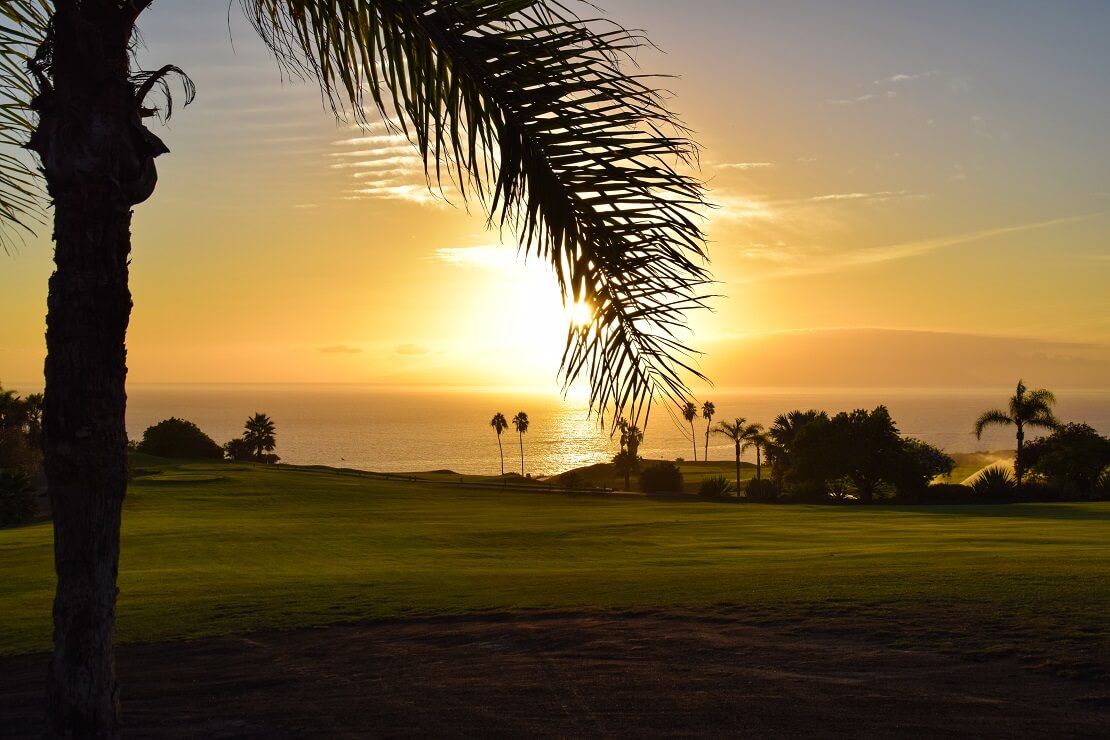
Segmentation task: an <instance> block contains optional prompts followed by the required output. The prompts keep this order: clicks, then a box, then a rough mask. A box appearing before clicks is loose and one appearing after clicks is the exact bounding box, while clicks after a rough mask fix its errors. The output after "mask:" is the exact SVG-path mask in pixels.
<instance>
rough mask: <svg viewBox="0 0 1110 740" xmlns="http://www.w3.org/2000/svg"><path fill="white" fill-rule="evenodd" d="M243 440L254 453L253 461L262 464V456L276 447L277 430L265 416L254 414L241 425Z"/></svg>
mask: <svg viewBox="0 0 1110 740" xmlns="http://www.w3.org/2000/svg"><path fill="white" fill-rule="evenodd" d="M243 429H244V432H243V439H244V440H245V441H246V443H247V444H248V445H250V448H251V449H252V450H253V451H254V456H255V459H256V460H258V462H263V460H264V458H263V455H265V453H267V452H273V450H274V448H275V447H277V437H276V434H275V433H276V432H277V429H276V428H275V427H274V422H273V421H272V420H271V419H270V417H268V416H266V414H260V413H256V414H255V415H254V416H252V417H250V418H249V419H247V421H246V423H245V424H244V425H243Z"/></svg>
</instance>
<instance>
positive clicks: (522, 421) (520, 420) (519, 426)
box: [513, 411, 528, 475]
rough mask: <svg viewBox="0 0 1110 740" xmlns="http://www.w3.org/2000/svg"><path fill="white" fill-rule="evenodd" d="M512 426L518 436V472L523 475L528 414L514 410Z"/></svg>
mask: <svg viewBox="0 0 1110 740" xmlns="http://www.w3.org/2000/svg"><path fill="white" fill-rule="evenodd" d="M513 428H514V429H516V433H517V435H518V436H519V437H520V474H521V475H524V433H525V432H527V431H528V414H526V413H524V412H523V411H518V412H516V416H514V417H513Z"/></svg>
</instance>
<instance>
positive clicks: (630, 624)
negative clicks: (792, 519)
mask: <svg viewBox="0 0 1110 740" xmlns="http://www.w3.org/2000/svg"><path fill="white" fill-rule="evenodd" d="M45 665H46V658H45V656H42V655H39V656H21V657H16V658H2V659H0V736H3V737H14V738H19V737H36V736H38V733H39V728H40V721H39V718H40V716H41V712H42V707H41V699H40V693H41V685H42V676H43V673H44V669H45ZM119 671H120V676H121V681H122V695H123V697H124V700H123V701H124V704H123V709H124V715H125V716H124V719H125V723H126V726H127V730H128V731H127V737H129V738H147V737H150V738H268V739H273V740H279V739H281V738H362V737H405V738H428V737H481V738H524V737H552V738H555V737H565V738H585V737H589V738H632V737H645V736H651V737H753V738H768V737H790V738H794V737H834V738H835V737H842V738H893V737H905V738H909V737H913V738H921V737H942V736H943V737H968V738H971V737H985V738H1021V737H1036V738H1047V737H1060V738H1084V737H1089V738H1096V737H1098V738H1104V737H1107V736H1110V684H1107V683H1102V682H1079V681H1069V680H1065V679H1061V678H1054V677H1050V676H1045V675H1039V674H1035V673H1032V672H1030V671H1028V670H1026V669H1024V668H1022V667H1021V665H1020V664H1018V663H1017V662H1015V661H1012V660H1008V659H1006V660H997V661H989V662H965V661H961V660H959V659H957V658H953V657H949V656H943V655H936V654H931V653H927V652H905V651H900V650H894V649H891V648H886V647H881V646H877V645H874V644H868V643H867V642H866V641H864V640H857V639H852V638H849V637H836V636H808V635H807V636H799V635H798V634H794V633H790V632H788V631H784V630H776V629H767V628H760V627H752V626H745V625H742V624H737V623H734V622H727V621H723V620H708V619H706V620H702V619H690V618H672V617H657V616H616V617H614V616H591V615H529V616H521V617H487V618H478V617H476V618H467V619H445V620H415V621H406V622H394V623H383V624H373V625H365V626H342V627H333V628H328V629H317V630H302V631H297V632H289V633H266V634H258V635H252V636H249V637H239V638H218V639H208V640H198V641H194V642H187V643H162V644H153V645H136V646H129V647H125V648H123V649H121V650H120V653H119Z"/></svg>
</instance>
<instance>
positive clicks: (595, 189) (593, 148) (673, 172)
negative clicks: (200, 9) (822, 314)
mask: <svg viewBox="0 0 1110 740" xmlns="http://www.w3.org/2000/svg"><path fill="white" fill-rule="evenodd" d="M241 2H242V5H243V7H244V10H245V12H246V13H247V16H248V18H249V19H250V20H251V22H252V23H253V25H254V26H255V28H256V29H257V30H258V31H259V33H260V34H261V36H262V38H263V39H264V40H265V42H266V43H267V44H268V45H269V46H270V48H271V49H272V50H273V51H274V52H275V54H276V56H277V58H278V59H279V60H280V62H282V63H283V64H284V65H286V67H287V68H288V69H290V70H292V71H293V72H295V73H298V74H301V75H304V76H310V77H314V78H315V79H316V80H318V81H319V82H320V84H321V87H322V90H323V92H324V94H325V96H326V97H327V99H328V100H330V101H331V104H332V107H333V109H334V110H335V111H336V113H337V114H339V115H343V114H345V113H347V112H349V113H351V114H353V115H354V116H355V117H356V118H360V117H362V116H364V115H365V108H364V106H365V105H371V106H372V107H374V108H377V109H378V111H379V112H380V113H382V114H383V115H384V116H386V117H387V118H388V117H393V118H395V119H396V120H397V121H398V122H399V123H398V125H399V126H400V128H401V129H402V130H403V132H404V133H405V134H406V135H407V136H408V137H409V139H410V140H411V141H412V142H413V143H414V144H415V146H416V147H417V149H418V150H419V152H420V155H421V157H422V158H423V161H424V167H425V173H426V175H427V176H428V178H429V180H430V181H432V180H434V181H439V182H442V181H444V180H445V179H449V180H452V181H454V182H455V184H456V185H457V186H458V188H459V190H460V191H461V192H462V193H463V196H464V197H467V198H470V197H476V198H477V199H479V200H480V201H481V202H482V203H483V204H484V205H485V206H486V207H487V209H488V212H489V217H490V221H491V224H496V225H498V226H500V227H502V228H511V229H512V230H513V231H515V232H516V234H517V235H518V237H519V239H520V243H521V245H522V248H523V250H524V251H525V253H526V254H534V255H537V256H539V257H540V258H542V259H544V260H546V261H547V262H549V263H550V264H551V265H552V267H553V268H554V271H555V274H556V277H557V279H558V281H559V286H560V288H561V289H562V292H563V296H564V301H572V300H583V299H585V300H586V301H588V302H589V303H590V305H592V306H593V308H594V321H593V323H592V325H590V326H588V327H586V328H572V329H571V330H570V331H569V332H568V334H567V344H566V349H565V351H564V353H563V358H562V364H561V370H562V377H563V380H564V382H565V383H566V385H568V386H569V385H570V384H571V383H572V382H573V381H574V380H575V379H577V378H580V377H586V378H588V380H589V382H590V388H591V395H590V401H591V406H592V407H593V408H595V409H597V410H598V411H602V410H604V409H606V408H608V407H610V406H612V407H614V409H615V411H616V413H617V414H620V413H625V414H626V415H628V416H630V417H631V418H632V419H633V421H636V420H638V419H641V418H643V419H646V416H647V410H648V408H649V407H650V403H651V400H652V399H653V398H654V397H656V396H665V397H668V398H670V399H672V400H674V401H675V402H676V403H677V404H678V405H679V406H681V404H682V402H684V401H685V400H686V397H687V395H688V391H687V387H686V383H685V380H684V376H685V374H686V373H690V374H692V375H693V376H696V377H701V374H700V372H698V370H697V369H696V368H694V367H693V359H692V358H693V357H694V356H695V353H694V352H693V350H691V349H690V348H689V347H688V346H686V344H685V343H684V341H683V339H682V338H681V336H682V333H683V331H684V327H685V315H686V313H687V312H688V311H689V310H690V309H694V308H700V307H704V306H705V301H706V299H707V298H708V296H706V295H703V294H702V293H703V291H704V290H705V286H706V285H707V284H708V283H709V282H710V280H709V275H708V272H707V271H706V269H705V267H704V259H705V255H704V243H705V238H704V234H703V233H702V230H701V228H700V226H699V225H698V223H699V214H700V212H701V210H702V209H703V207H704V206H705V202H704V188H703V185H702V183H701V182H700V181H699V180H697V179H695V178H693V177H691V176H689V175H686V174H682V173H680V172H679V171H678V169H676V168H677V167H678V166H680V165H681V164H683V163H685V164H693V163H694V162H695V161H696V158H697V148H696V145H695V144H693V143H692V142H691V141H690V140H689V138H688V131H687V130H686V129H685V128H684V127H683V126H682V124H681V123H680V122H679V121H678V120H677V119H676V118H675V116H674V115H673V114H672V113H671V112H670V111H669V110H668V109H667V107H666V105H665V103H664V101H663V96H662V94H661V93H660V92H659V91H658V90H656V89H655V88H653V87H652V86H651V85H650V84H649V82H650V80H649V79H648V78H645V77H642V76H639V75H634V74H629V73H628V72H627V71H626V69H625V65H626V64H627V63H628V62H629V61H630V55H631V54H632V52H633V51H634V50H635V49H637V48H638V47H640V46H642V45H643V44H644V43H646V42H645V40H644V39H643V38H642V37H641V36H639V35H637V34H636V33H633V32H630V31H627V30H625V29H624V28H622V27H620V26H617V25H615V24H613V23H611V22H608V21H604V20H598V19H591V20H583V19H582V18H580V17H579V16H578V15H576V14H575V13H574V12H572V11H571V10H570V8H569V7H568V5H567V4H566V3H564V2H561V1H560V0H326V1H322V0H315V1H310V0H241ZM575 2H576V7H582V8H592V6H590V5H589V4H587V3H579V2H577V0H575ZM348 107H349V111H348Z"/></svg>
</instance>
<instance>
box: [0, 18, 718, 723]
mask: <svg viewBox="0 0 1110 740" xmlns="http://www.w3.org/2000/svg"><path fill="white" fill-rule="evenodd" d="M152 3H153V0H54V2H52V3H47V2H40V1H39V0H6V2H5V3H4V4H3V5H2V6H0V11H2V12H3V14H4V16H5V18H6V21H5V23H4V24H2V25H0V77H2V78H3V79H0V88H2V89H4V90H5V92H10V93H11V94H13V95H15V96H16V98H17V100H16V104H15V105H12V106H4V107H3V108H2V109H0V124H2V125H3V127H4V128H3V130H2V131H0V146H5V145H14V144H16V143H18V141H19V139H20V138H21V137H20V136H17V135H14V134H10V132H11V131H15V132H16V134H18V133H19V132H20V131H30V130H31V129H32V128H33V129H34V131H33V133H32V135H31V137H30V141H29V144H28V146H29V148H30V149H31V150H32V151H33V152H35V153H36V154H37V155H38V157H39V159H40V162H41V170H42V173H43V175H44V177H45V182H46V188H47V191H48V193H49V197H50V201H51V203H52V207H53V213H54V228H53V235H54V259H55V263H56V269H55V271H54V274H53V277H52V278H51V281H50V291H49V299H48V316H47V333H46V343H47V358H46V366H45V371H46V372H45V375H46V394H45V395H46V399H45V406H44V412H43V423H44V427H45V439H46V445H45V467H46V471H47V479H48V482H49V489H50V495H51V500H52V507H53V513H54V517H53V523H54V531H55V554H56V558H57V562H58V563H59V567H58V569H57V572H58V588H57V591H56V608H55V610H54V614H55V620H56V623H55V630H54V635H55V641H56V644H55V654H54V658H53V661H52V669H51V690H50V691H49V696H50V705H51V706H50V711H49V715H50V717H51V718H52V719H51V723H52V724H51V728H50V730H49V731H50V732H52V733H54V734H57V735H67V734H73V733H76V732H78V730H77V729H74V728H80V731H81V732H82V733H84V734H88V735H96V736H99V737H114V736H116V735H118V732H119V727H118V712H117V710H116V708H115V703H116V696H117V694H118V684H117V682H116V679H115V672H114V661H113V658H112V632H113V625H114V622H115V599H116V597H115V594H116V572H117V570H118V556H119V523H120V510H121V507H122V502H123V496H124V491H125V489H126V485H127V459H126V450H127V436H126V432H125V425H124V415H125V403H126V401H125V393H124V380H125V377H126V364H125V350H124V343H125V335H126V330H127V325H128V320H129V316H130V312H131V295H130V291H129V289H128V267H127V266H128V263H129V261H130V260H129V253H130V249H131V237H130V233H131V213H132V209H133V207H134V206H135V205H137V204H139V203H141V202H143V201H145V200H146V199H147V198H149V197H150V196H151V194H152V193H153V191H154V188H155V185H156V183H157V174H156V170H155V166H154V159H155V158H156V157H158V156H160V155H162V154H164V153H166V152H167V148H166V146H165V145H164V144H163V143H162V142H161V141H160V140H159V139H158V137H157V136H155V135H154V134H153V133H152V132H151V131H149V130H148V129H147V128H146V127H145V126H144V124H143V122H144V120H146V119H147V118H149V117H151V116H152V115H154V113H155V110H154V108H155V103H154V102H153V101H152V100H150V99H148V98H152V97H153V96H152V95H151V93H153V92H156V91H161V92H164V93H166V95H165V99H166V105H164V106H163V113H165V114H166V115H167V116H168V114H169V112H170V105H169V95H168V85H167V82H168V80H170V79H171V78H173V77H174V76H178V77H180V79H181V80H182V81H183V84H184V86H185V101H186V102H188V101H189V100H190V99H191V98H192V85H191V83H190V82H189V81H188V80H187V78H185V77H184V75H183V74H180V72H179V70H177V69H176V68H175V67H173V66H172V65H167V66H164V67H162V68H161V69H159V70H157V71H155V72H144V71H139V70H135V69H133V68H132V64H133V61H134V59H135V57H134V56H133V55H132V54H131V51H132V44H133V43H134V39H135V35H136V22H137V20H138V18H139V16H140V15H141V14H142V13H143V12H144V11H145V10H146V9H147V8H149V7H150V6H151V5H152ZM241 5H242V7H243V9H244V11H245V13H246V15H247V16H248V18H249V19H250V21H251V23H252V24H253V25H254V27H255V29H256V30H257V31H258V32H259V34H260V35H261V37H262V39H263V41H264V42H265V43H266V44H267V46H269V47H270V49H271V50H272V51H273V52H274V53H275V55H276V58H277V59H278V60H279V62H280V63H281V64H282V65H283V66H284V68H285V69H287V70H288V71H289V72H291V73H292V74H294V75H301V76H305V77H311V78H315V79H316V80H317V81H318V82H319V84H320V87H321V90H322V93H323V95H324V97H325V99H326V100H328V101H330V103H331V105H332V108H333V110H336V111H348V110H349V111H353V115H354V117H355V118H356V119H357V120H359V121H363V120H365V115H366V109H367V108H369V109H371V110H373V109H377V111H379V112H381V113H382V114H385V115H388V116H391V117H393V118H394V119H396V120H397V121H398V126H400V127H401V128H402V129H403V130H404V132H405V133H406V134H407V135H408V136H409V137H410V139H411V140H412V141H413V143H414V145H415V146H416V148H417V150H418V151H419V153H420V156H421V157H422V159H423V161H424V163H425V164H426V172H427V173H428V175H429V177H430V178H432V177H434V179H439V177H440V175H441V173H442V174H443V175H444V176H445V177H452V178H455V179H456V184H457V185H458V187H459V189H460V190H461V191H462V193H463V194H464V197H475V196H476V197H477V198H478V199H479V200H480V201H481V202H482V203H483V204H486V205H488V206H489V209H490V213H489V216H490V218H491V220H493V221H495V222H497V223H499V224H500V225H502V226H510V227H515V228H516V229H517V230H518V231H519V234H520V235H521V238H522V244H523V245H524V247H525V249H526V250H527V251H529V252H535V253H536V254H540V255H543V256H544V257H545V258H547V259H549V260H550V262H551V263H552V265H553V266H554V269H555V271H556V273H557V277H558V280H559V284H560V287H562V288H564V289H565V290H566V291H567V293H568V295H569V294H570V293H572V292H575V291H577V292H580V293H583V294H584V295H579V296H573V297H578V298H583V299H587V300H589V301H590V303H591V305H593V306H595V312H594V318H593V322H592V324H591V325H590V326H589V327H581V328H578V329H575V330H573V331H571V332H569V333H568V340H567V342H568V343H567V347H566V350H565V352H564V355H563V364H562V371H563V377H564V381H565V382H566V383H567V384H569V383H571V382H572V381H574V380H575V379H576V378H578V377H579V376H581V375H583V374H585V375H587V376H588V377H589V379H590V383H591V396H590V402H591V404H592V405H594V406H596V407H597V408H598V409H604V408H605V407H607V406H608V405H610V404H613V405H615V406H617V407H618V408H629V409H630V410H631V413H632V416H633V418H638V417H639V416H640V415H641V413H645V412H646V411H645V409H646V405H647V404H648V403H649V402H650V399H651V398H652V397H653V396H654V395H657V394H664V395H668V396H670V397H674V398H678V397H682V396H683V395H685V391H686V388H685V382H684V380H683V378H682V376H681V374H680V373H684V372H686V371H688V370H689V368H688V367H687V366H686V365H684V364H683V363H682V361H681V359H682V357H683V356H684V352H685V350H686V348H684V347H682V346H681V345H679V344H676V343H675V341H674V340H673V338H672V337H673V332H672V331H671V328H672V326H673V325H674V324H675V323H682V321H683V315H684V312H685V311H686V310H687V309H689V308H691V307H700V306H702V305H703V301H704V298H703V296H702V294H701V292H702V290H703V286H704V285H705V283H706V282H707V280H708V273H707V271H706V269H705V268H704V267H703V266H702V265H703V262H702V257H703V245H704V234H703V232H702V231H701V229H700V227H699V226H698V225H697V219H695V218H691V212H693V211H696V210H698V209H699V207H700V206H701V205H702V204H703V202H704V188H703V185H702V183H701V182H700V181H699V180H697V179H696V178H693V177H691V176H689V175H685V174H682V173H680V172H679V171H678V170H676V169H675V168H674V167H673V166H672V164H671V163H670V162H669V161H668V159H673V158H675V157H677V158H678V159H680V160H682V161H685V162H692V161H694V159H695V158H696V147H695V146H694V145H693V144H692V143H691V142H690V141H689V140H688V139H687V138H686V130H685V129H684V128H683V127H682V126H681V124H679V123H678V122H677V121H676V119H675V117H674V115H673V114H672V113H671V112H670V111H669V110H667V108H666V106H665V103H664V101H663V97H662V96H661V95H660V94H659V93H658V92H657V91H656V90H653V89H651V88H650V87H648V86H647V83H646V80H647V78H645V77H644V76H642V75H635V76H632V75H629V74H627V73H626V72H625V71H624V70H623V69H622V67H621V66H620V62H621V60H623V59H627V58H629V57H630V56H632V55H633V54H634V50H635V48H636V47H638V46H640V45H641V44H642V39H641V37H639V36H638V35H635V34H633V33H630V32H627V31H624V30H623V29H621V28H620V27H619V26H615V25H609V26H604V27H599V26H598V24H596V23H591V22H586V21H583V20H581V19H579V18H578V17H577V16H576V15H575V14H574V13H573V11H572V10H570V9H569V8H568V4H567V3H566V2H564V1H561V0H534V1H531V2H516V1H515V0H474V1H473V2H458V0H361V1H360V2H357V3H355V2H336V1H335V0H241ZM581 7H584V8H589V7H590V6H589V5H587V4H582V6H581ZM590 12H591V13H593V12H594V11H593V10H592V9H591V10H590ZM47 21H49V24H48V25H47ZM28 45H30V46H35V45H37V50H36V53H35V55H34V59H33V63H32V65H31V76H30V77H28V76H27V75H26V74H24V73H23V67H22V59H20V55H21V54H23V53H24V49H25V48H26V47H27V46H28ZM20 104H22V106H21V105H20ZM32 107H33V109H34V112H33V114H32V112H31V108H32ZM36 115H37V120H36ZM8 151H10V150H8V149H5V152H4V153H3V157H4V158H3V159H2V160H0V222H2V223H3V225H4V226H6V227H7V226H11V225H13V224H15V225H16V226H17V228H18V227H19V226H20V225H22V226H27V225H28V224H31V223H33V213H34V209H35V208H36V207H37V204H36V201H35V198H34V192H33V188H34V177H35V175H34V174H33V173H34V172H35V171H36V169H37V168H27V167H25V166H24V167H22V168H21V166H20V165H19V160H18V158H16V157H11V156H9V155H8V153H7V152H8ZM445 162H446V163H448V164H449V165H450V166H448V167H443V166H441V165H442V163H445ZM13 163H14V164H13ZM660 288H662V289H660ZM568 300H569V298H568ZM695 374H696V373H695ZM89 429H95V430H96V433H94V434H87V433H86V432H87V430H89ZM61 564H66V567H61ZM71 566H72V567H71ZM74 651H80V652H79V653H78V652H74Z"/></svg>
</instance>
